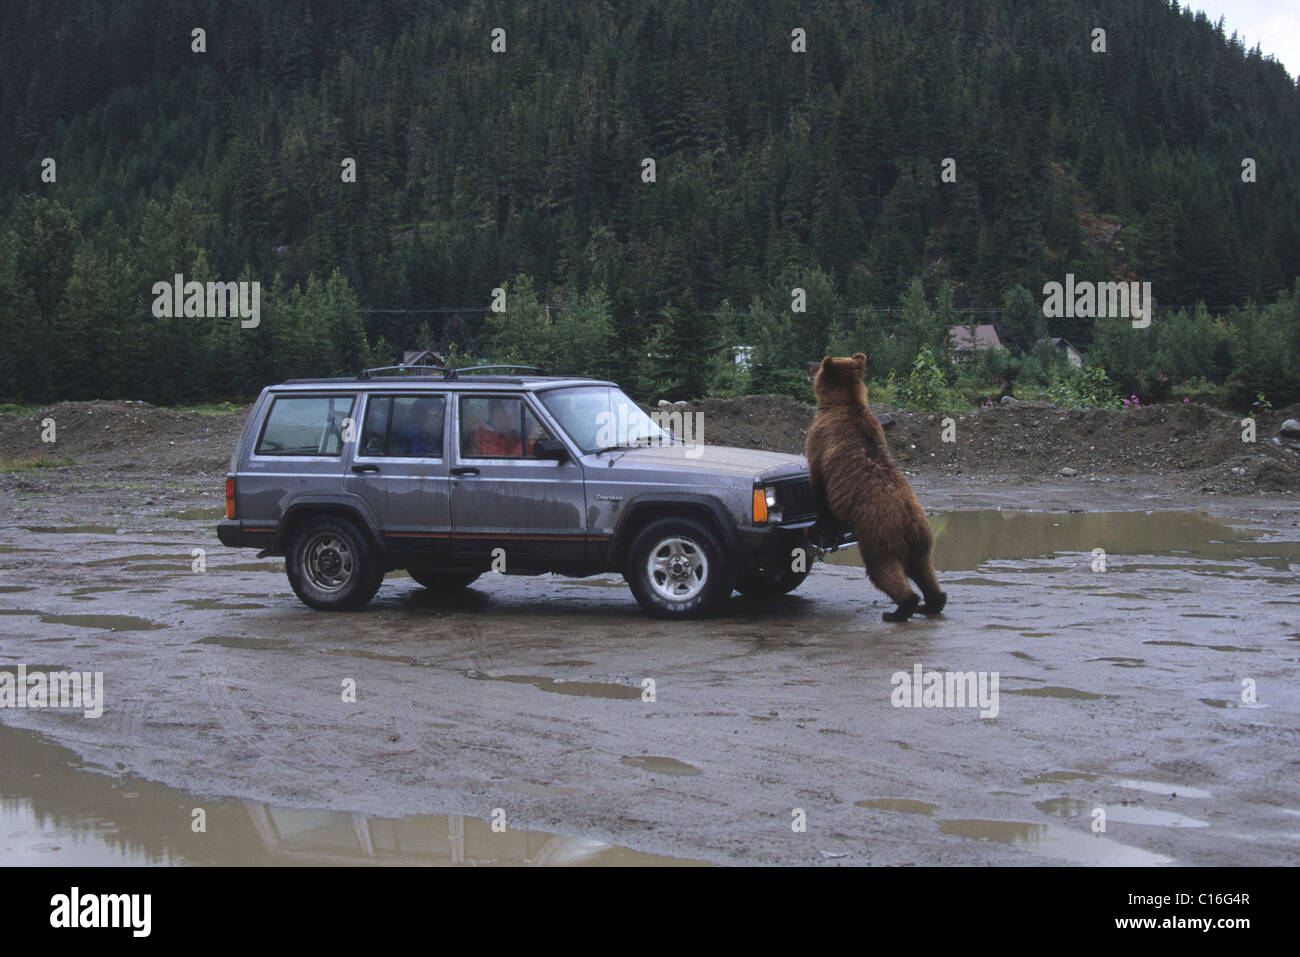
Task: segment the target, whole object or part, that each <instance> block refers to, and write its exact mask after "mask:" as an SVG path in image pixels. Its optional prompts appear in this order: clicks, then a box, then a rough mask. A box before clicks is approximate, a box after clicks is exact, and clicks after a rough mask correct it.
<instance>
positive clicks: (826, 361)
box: [822, 356, 831, 369]
mask: <svg viewBox="0 0 1300 957" xmlns="http://www.w3.org/2000/svg"><path fill="white" fill-rule="evenodd" d="M830 365H831V357H830V356H825V357H824V358H823V359H822V368H823V369H829V368H830Z"/></svg>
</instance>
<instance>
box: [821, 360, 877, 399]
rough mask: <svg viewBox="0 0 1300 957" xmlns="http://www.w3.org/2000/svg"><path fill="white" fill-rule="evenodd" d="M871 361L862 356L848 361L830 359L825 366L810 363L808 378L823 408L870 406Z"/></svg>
mask: <svg viewBox="0 0 1300 957" xmlns="http://www.w3.org/2000/svg"><path fill="white" fill-rule="evenodd" d="M866 371H867V357H866V356H865V355H863V354H862V353H861V352H857V353H854V354H853V356H852V357H850V358H848V359H843V358H839V359H837V358H832V357H831V356H827V357H826V358H824V359H822V361H821V362H810V363H808V378H809V379H810V380H811V381H812V386H813V394H814V395H815V396H817V404H818V405H819V406H825V405H834V404H837V403H841V402H852V403H854V404H858V405H862V406H866V404H867V384H866V382H865V381H864V379H865V375H866Z"/></svg>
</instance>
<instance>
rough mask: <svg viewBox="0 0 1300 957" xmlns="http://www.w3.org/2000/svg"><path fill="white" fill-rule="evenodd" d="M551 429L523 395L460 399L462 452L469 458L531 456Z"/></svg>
mask: <svg viewBox="0 0 1300 957" xmlns="http://www.w3.org/2000/svg"><path fill="white" fill-rule="evenodd" d="M549 438H551V433H550V432H549V431H547V429H546V427H545V426H543V425H542V423H541V422H540V421H539V420H538V419H537V417H536V416H535V415H533V412H532V410H531V409H529V408H528V407H527V406H526V405H525V404H524V401H523V400H522V399H519V398H514V397H506V396H487V397H483V398H478V397H466V398H462V399H461V400H460V454H461V455H462V456H465V457H467V458H529V457H531V456H532V455H533V445H534V443H535V442H536V441H537V440H538V439H549Z"/></svg>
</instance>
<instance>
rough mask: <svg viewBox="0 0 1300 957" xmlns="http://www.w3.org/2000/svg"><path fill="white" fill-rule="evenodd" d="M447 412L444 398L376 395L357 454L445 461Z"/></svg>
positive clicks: (368, 411) (368, 406) (372, 400)
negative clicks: (444, 444)
mask: <svg viewBox="0 0 1300 957" xmlns="http://www.w3.org/2000/svg"><path fill="white" fill-rule="evenodd" d="M446 409H447V400H446V399H445V398H444V397H443V396H440V395H395V396H388V395H386V396H372V397H371V399H370V402H369V403H368V404H367V405H366V424H365V428H364V429H363V430H362V432H361V448H360V449H359V451H358V453H357V454H358V455H374V456H390V457H397V458H400V457H403V456H412V457H423V458H435V459H436V458H442V433H443V420H444V418H445V417H446Z"/></svg>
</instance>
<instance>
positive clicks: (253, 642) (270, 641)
mask: <svg viewBox="0 0 1300 957" xmlns="http://www.w3.org/2000/svg"><path fill="white" fill-rule="evenodd" d="M195 644H196V645H221V646H222V647H223V648H285V647H288V646H289V645H291V644H293V642H292V641H290V640H289V639H288V638H231V637H227V636H225V635H209V636H208V637H207V638H200V639H199V640H198V641H196V642H195Z"/></svg>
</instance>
